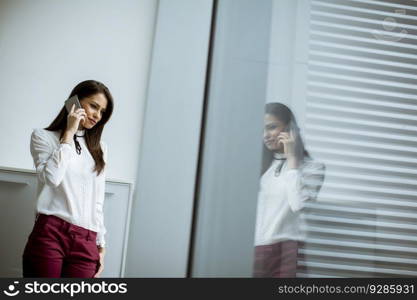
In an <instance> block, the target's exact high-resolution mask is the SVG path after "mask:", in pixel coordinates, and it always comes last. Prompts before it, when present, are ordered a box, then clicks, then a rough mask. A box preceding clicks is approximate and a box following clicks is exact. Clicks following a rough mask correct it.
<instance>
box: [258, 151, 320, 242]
mask: <svg viewBox="0 0 417 300" xmlns="http://www.w3.org/2000/svg"><path fill="white" fill-rule="evenodd" d="M275 158H276V159H274V160H273V162H272V164H271V166H270V167H269V169H268V170H267V171H266V172H265V173H264V174H263V176H262V178H261V182H260V190H259V193H258V207H257V218H256V230H255V246H261V245H271V244H274V243H277V242H280V241H284V240H297V241H302V240H304V239H305V230H303V229H305V227H304V226H305V223H304V220H303V218H302V215H301V214H300V211H301V209H302V208H303V207H304V204H305V202H306V201H313V200H315V199H316V197H317V195H318V193H319V191H320V188H321V186H322V184H323V180H324V173H325V166H324V164H322V163H319V162H316V161H313V160H312V159H308V158H306V159H305V160H304V162H303V164H302V165H301V166H300V167H299V168H298V169H288V166H287V161H286V160H278V159H279V158H282V156H280V155H277V154H276V155H275ZM277 158H278V159H277ZM281 163H283V165H282V168H281V170H280V172H278V170H279V166H280V164H281ZM277 168H278V169H277Z"/></svg>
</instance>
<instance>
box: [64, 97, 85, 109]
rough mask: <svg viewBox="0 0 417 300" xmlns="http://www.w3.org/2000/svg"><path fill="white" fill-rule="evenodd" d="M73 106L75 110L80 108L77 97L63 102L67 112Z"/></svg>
mask: <svg viewBox="0 0 417 300" xmlns="http://www.w3.org/2000/svg"><path fill="white" fill-rule="evenodd" d="M73 104H75V109H78V108H82V107H81V104H80V101H79V100H78V96H77V95H74V96H72V97H70V98H68V99H67V100H66V101H65V107H66V109H67V112H70V111H71V107H72V105H73Z"/></svg>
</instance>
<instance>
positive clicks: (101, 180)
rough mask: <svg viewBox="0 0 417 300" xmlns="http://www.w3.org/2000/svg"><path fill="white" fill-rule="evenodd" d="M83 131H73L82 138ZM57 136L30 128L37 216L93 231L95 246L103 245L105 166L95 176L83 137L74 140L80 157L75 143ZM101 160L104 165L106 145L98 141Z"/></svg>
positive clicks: (54, 133) (55, 133)
mask: <svg viewBox="0 0 417 300" xmlns="http://www.w3.org/2000/svg"><path fill="white" fill-rule="evenodd" d="M84 134H85V130H79V131H77V136H83V135H84ZM59 136H60V133H59V132H58V131H49V130H45V129H34V130H33V132H32V136H31V140H30V152H31V154H32V157H33V162H34V165H35V168H36V173H37V178H38V192H37V206H36V210H37V212H38V213H42V214H46V215H54V216H56V217H59V218H61V219H63V220H65V221H67V222H69V223H71V224H74V225H77V226H81V227H83V228H86V229H89V230H92V231H95V232H97V240H96V243H97V245H99V246H100V247H104V246H105V238H104V235H105V233H106V228H105V226H104V216H103V203H104V196H105V176H106V175H105V172H106V167H105V168H104V170H103V171H102V172H101V174H100V175H99V176H97V172H94V171H93V169H94V166H95V162H94V159H93V157H92V156H91V154H90V152H89V151H88V148H87V145H86V142H85V139H84V137H77V140H78V142H79V143H80V146H81V154H77V152H76V148H75V143H74V142H73V141H72V143H71V144H66V143H63V144H61V143H60V142H59ZM101 147H102V150H103V159H104V161H105V162H106V163H107V145H106V144H105V143H104V142H102V141H101Z"/></svg>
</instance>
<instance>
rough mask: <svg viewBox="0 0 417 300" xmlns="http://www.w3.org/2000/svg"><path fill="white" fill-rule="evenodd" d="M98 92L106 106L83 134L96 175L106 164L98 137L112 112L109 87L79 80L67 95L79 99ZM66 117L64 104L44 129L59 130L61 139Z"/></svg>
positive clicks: (65, 125) (111, 98) (99, 83)
mask: <svg viewBox="0 0 417 300" xmlns="http://www.w3.org/2000/svg"><path fill="white" fill-rule="evenodd" d="M100 93H101V94H103V95H104V96H105V97H106V99H107V108H106V110H105V111H104V113H103V116H102V118H101V120H100V121H99V122H98V123H97V124H96V125H95V126H94V127H93V128H91V129H85V136H84V138H85V142H86V144H87V148H88V150H89V151H90V153H91V156H92V157H93V159H94V161H95V163H96V164H95V167H94V169H93V171H96V172H97V176H98V175H100V173H101V172H102V171H103V169H104V166H105V165H106V163H105V162H104V159H103V150H102V149H101V145H100V139H101V134H102V132H103V128H104V125H105V124H106V123H107V121H108V120H109V119H110V117H111V115H112V113H113V97H112V95H111V93H110V91H109V89H108V88H107V87H106V86H105V85H104V84H103V83H101V82H98V81H95V80H86V81H83V82H80V83H79V84H77V86H76V87H75V88H74V89H73V90H72V92H71V94H70V95H69V97H72V96H74V95H77V96H78V99H79V100H80V101H81V100H83V99H84V98H87V97H90V96H93V95H95V94H100ZM67 117H68V112H67V109H66V108H65V105H64V106H63V107H62V109H61V111H60V112H59V114H58V116H57V117H56V118H55V120H53V121H52V123H51V125H49V126H48V127H47V128H45V129H46V130H49V131H60V139H61V138H62V136H63V135H64V133H65V130H66V129H67Z"/></svg>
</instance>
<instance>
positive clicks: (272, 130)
mask: <svg viewBox="0 0 417 300" xmlns="http://www.w3.org/2000/svg"><path fill="white" fill-rule="evenodd" d="M285 127H286V126H285V124H284V123H283V122H281V121H280V120H278V119H277V118H276V117H275V116H274V115H271V114H265V117H264V144H265V146H266V148H268V150H270V151H273V152H283V149H284V148H283V147H284V145H283V144H282V143H278V142H277V138H278V135H279V134H280V133H281V132H283V131H284V130H285Z"/></svg>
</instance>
